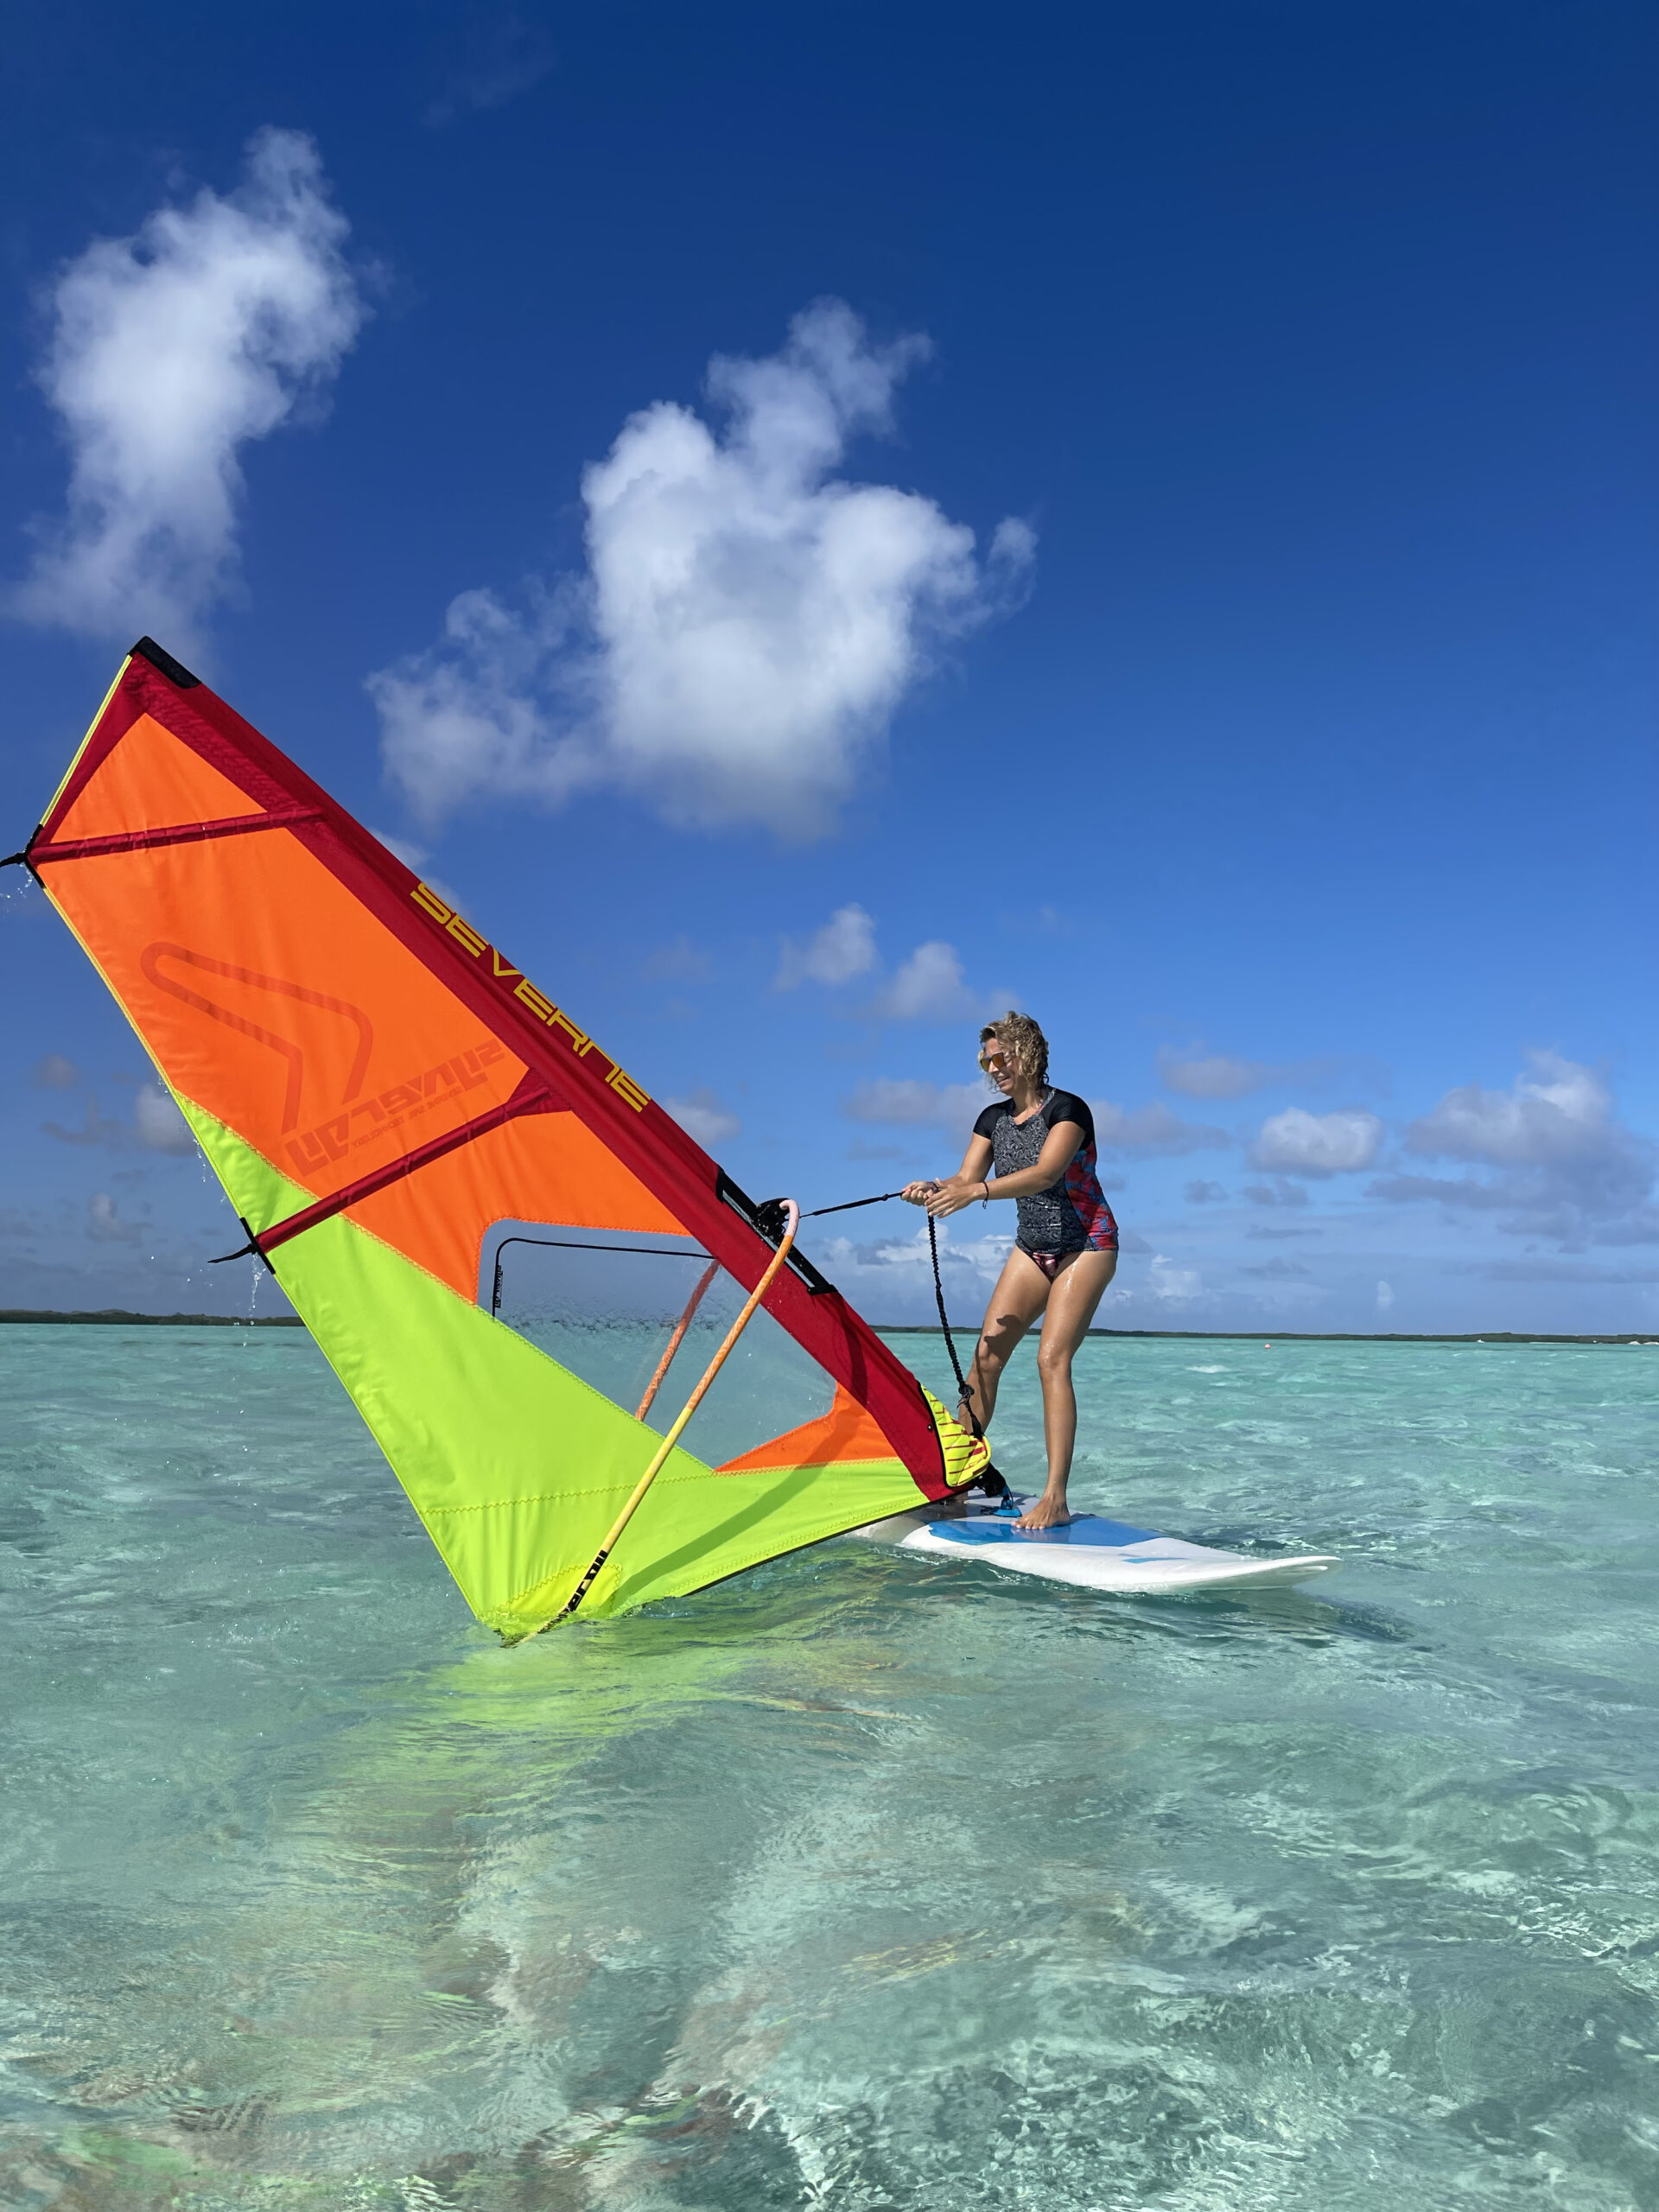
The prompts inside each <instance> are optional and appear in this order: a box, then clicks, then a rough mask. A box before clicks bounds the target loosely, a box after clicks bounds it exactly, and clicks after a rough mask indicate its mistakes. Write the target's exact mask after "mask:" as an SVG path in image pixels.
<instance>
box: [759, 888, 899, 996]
mask: <svg viewBox="0 0 1659 2212" xmlns="http://www.w3.org/2000/svg"><path fill="white" fill-rule="evenodd" d="M875 960H876V954H875V924H874V921H873V920H872V919H871V918H870V917H869V915H868V914H867V913H866V912H865V911H864V909H863V908H862V907H861V906H859V905H858V904H857V903H856V902H855V903H853V904H852V905H850V906H837V907H836V911H835V912H834V913H833V914H831V915H830V917H829V920H828V921H827V922H826V923H825V924H824V925H823V928H822V929H821V930H815V931H813V933H812V935H811V936H810V938H808V939H807V940H806V943H805V944H796V943H795V941H794V940H793V938H785V939H784V941H783V944H782V946H781V948H780V950H779V960H778V974H777V976H776V978H775V979H774V981H773V984H772V988H773V989H774V990H779V991H792V990H793V989H794V988H796V986H797V985H798V984H799V983H804V982H813V983H829V984H831V985H834V984H836V983H850V982H852V981H853V980H854V978H855V976H868V974H869V972H870V970H871V969H872V968H874V965H875Z"/></svg>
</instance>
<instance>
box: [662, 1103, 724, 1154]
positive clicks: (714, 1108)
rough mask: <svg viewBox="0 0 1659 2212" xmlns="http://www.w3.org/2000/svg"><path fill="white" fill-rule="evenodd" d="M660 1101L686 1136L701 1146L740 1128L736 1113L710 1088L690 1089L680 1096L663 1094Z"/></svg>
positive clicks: (705, 1145)
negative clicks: (670, 1096) (666, 1096)
mask: <svg viewBox="0 0 1659 2212" xmlns="http://www.w3.org/2000/svg"><path fill="white" fill-rule="evenodd" d="M663 1105H664V1109H665V1110H666V1111H667V1112H669V1113H671V1115H672V1116H674V1118H675V1120H676V1121H677V1122H678V1123H679V1125H680V1127H681V1128H683V1130H684V1131H685V1134H686V1135H687V1136H689V1137H695V1138H696V1141H697V1142H698V1143H699V1144H700V1145H702V1146H704V1147H711V1146H714V1145H717V1144H723V1143H724V1142H725V1141H726V1139H727V1138H728V1137H734V1136H736V1135H739V1134H740V1133H741V1130H742V1127H743V1124H742V1122H741V1121H739V1119H738V1117H737V1116H736V1115H735V1114H734V1113H733V1112H732V1111H731V1109H729V1108H728V1106H726V1105H724V1104H723V1103H721V1100H720V1099H719V1098H718V1097H717V1096H715V1093H714V1092H713V1091H712V1090H690V1091H688V1092H687V1093H686V1095H685V1096H684V1097H683V1098H664V1101H663Z"/></svg>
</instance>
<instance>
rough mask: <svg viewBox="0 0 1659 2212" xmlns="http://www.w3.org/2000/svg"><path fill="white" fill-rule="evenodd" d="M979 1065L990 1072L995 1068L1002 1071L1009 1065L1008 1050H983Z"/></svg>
mask: <svg viewBox="0 0 1659 2212" xmlns="http://www.w3.org/2000/svg"><path fill="white" fill-rule="evenodd" d="M979 1065H981V1067H982V1068H983V1069H984V1070H985V1071H986V1072H987V1073H989V1072H990V1071H992V1070H993V1069H995V1070H996V1071H998V1072H999V1073H1000V1072H1001V1070H1002V1069H1004V1068H1005V1067H1007V1065H1008V1055H1007V1053H1006V1052H982V1053H981V1054H980V1056H979Z"/></svg>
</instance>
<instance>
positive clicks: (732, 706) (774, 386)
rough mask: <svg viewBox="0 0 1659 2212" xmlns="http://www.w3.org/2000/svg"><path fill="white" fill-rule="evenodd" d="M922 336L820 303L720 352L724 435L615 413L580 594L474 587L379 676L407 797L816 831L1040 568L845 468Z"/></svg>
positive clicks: (684, 410)
mask: <svg viewBox="0 0 1659 2212" xmlns="http://www.w3.org/2000/svg"><path fill="white" fill-rule="evenodd" d="M927 350H928V348H927V343H926V341H925V340H923V339H920V338H906V339H902V340H899V341H897V342H896V343H895V344H893V345H891V346H877V345H874V344H873V343H872V342H871V340H870V339H869V337H868V334H867V333H866V331H865V329H864V327H863V325H862V324H861V322H860V321H859V319H858V317H857V316H856V315H854V314H853V312H852V310H851V309H850V308H848V307H847V306H846V305H844V304H843V303H842V302H840V301H836V300H829V301H822V302H818V304H817V305H816V306H814V307H811V308H808V309H807V310H806V311H805V312H804V314H802V315H798V316H797V317H796V319H795V321H794V322H793V323H792V324H791V327H790V334H789V338H788V340H787V342H786V344H785V346H784V347H783V349H782V351H781V352H779V353H776V354H773V355H771V356H769V357H768V358H766V359H762V360H751V359H732V358H728V357H725V356H717V357H716V358H715V359H714V360H713V361H712V362H711V363H710V365H709V398H710V401H711V402H712V404H713V410H714V411H715V413H716V415H717V416H720V417H721V418H723V419H722V421H721V426H720V427H719V428H717V429H716V428H711V427H710V425H709V423H707V422H705V421H704V420H703V418H702V416H700V415H698V414H696V413H695V412H694V411H693V410H691V409H690V408H688V407H684V406H682V405H679V404H677V403H675V402H673V401H670V400H659V401H658V402H657V403H655V404H653V405H652V406H650V407H646V408H645V409H642V410H640V412H639V413H638V414H636V415H633V416H630V417H629V419H628V421H627V422H626V423H624V425H623V427H622V429H621V430H620V433H619V434H618V436H617V438H616V442H615V443H614V444H613V447H612V448H611V450H610V453H609V454H607V457H606V458H605V459H604V460H603V461H596V462H594V464H593V465H592V466H591V467H589V468H588V470H587V472H586V474H584V476H583V479H582V499H583V503H584V505H585V507H586V510H587V550H588V572H587V575H586V576H585V578H584V579H583V580H582V583H581V585H580V587H579V588H575V589H569V588H567V589H563V590H560V589H553V590H549V589H548V588H546V587H543V586H541V585H537V586H534V587H532V588H531V591H530V593H529V594H528V596H527V598H526V600H525V602H524V606H523V607H521V608H512V607H508V606H506V605H505V603H504V602H503V601H500V600H499V599H498V598H497V597H496V596H495V595H494V594H491V593H488V592H480V591H474V592H468V593H464V594H462V595H461V598H460V599H458V600H457V601H455V602H454V605H452V607H451V608H450V610H449V615H448V620H447V622H446V626H445V635H444V638H443V639H442V641H441V643H440V644H439V645H437V646H436V647H435V648H434V649H433V650H432V651H430V652H426V653H423V654H418V655H416V656H415V657H413V658H410V659H408V660H405V661H404V662H401V663H399V664H397V665H396V666H394V667H392V668H390V669H385V670H382V671H380V672H379V673H378V675H376V676H374V677H371V678H370V690H371V691H372V694H373V696H374V698H375V700H376V702H377V704H378V708H379V709H380V715H381V721H382V727H383V731H384V743H385V759H386V763H387V766H388V768H389V769H390V771H391V774H392V775H393V777H394V778H395V779H397V782H398V783H399V784H401V785H402V786H403V788H404V792H405V793H406V795H407V797H408V798H409V800H410V804H411V805H412V806H413V807H414V808H415V809H416V811H417V812H419V813H420V814H422V815H423V816H424V817H427V818H429V819H435V818H436V817H440V816H442V814H444V813H446V812H448V810H450V809H452V808H453V807H454V806H455V805H457V804H460V803H461V801H463V800H465V799H467V798H469V797H473V796H491V797H498V798H499V797H501V796H512V795H526V796H531V797H533V798H537V799H539V800H541V801H543V802H544V803H547V804H557V803H558V802H559V801H561V800H563V798H567V797H568V796H569V793H570V792H571V791H575V790H577V789H580V788H582V787H584V786H592V785H608V786H611V787H613V788H618V789H621V790H624V791H632V792H634V793H636V794H638V795H639V796H640V797H641V798H645V800H646V801H647V802H648V803H649V804H652V805H653V806H654V807H656V808H657V809H658V810H659V811H660V812H661V813H663V814H664V815H665V816H666V817H668V818H669V819H670V820H671V821H674V822H677V823H692V824H699V825H714V824H720V823H734V822H759V823H763V824H765V825H766V827H768V828H769V829H773V830H775V831H777V832H778V833H779V835H781V836H790V837H810V836H817V835H819V834H821V833H822V832H823V831H824V830H825V829H828V828H829V826H830V825H831V824H832V823H833V822H834V820H835V817H836V812H837V810H838V809H839V807H840V806H841V804H842V802H843V801H844V800H846V799H847V798H849V796H850V794H851V792H852V791H853V790H854V789H855V785H856V783H857V781H858V778H859V775H860V772H861V770H862V768H863V767H864V766H865V765H866V763H867V761H868V759H869V757H870V755H871V754H872V753H873V752H874V749H875V748H876V747H877V746H878V745H879V743H880V740H881V737H882V735H883V734H884V732H885V730H886V728H887V721H888V720H889V718H890V717H891V715H892V714H893V710H894V709H895V708H896V707H897V706H898V704H899V701H900V699H901V698H902V697H903V696H904V695H905V693H906V691H907V690H909V689H910V687H911V686H912V684H913V683H915V682H916V681H917V680H918V678H919V677H921V676H922V675H923V674H925V672H926V671H927V669H928V667H929V665H930V663H931V652H932V648H933V646H934V645H935V643H936V642H937V641H938V639H941V638H944V637H946V636H949V635H952V634H960V633H961V632H963V631H965V630H966V629H968V628H969V627H971V626H973V625H975V624H976V623H978V622H982V621H983V620H987V619H988V618H989V617H990V616H991V615H993V614H995V613H999V612H1002V611H1004V610H1006V609H1007V607H1011V606H1012V605H1013V604H1014V601H1015V600H1016V599H1017V597H1018V596H1019V594H1020V591H1021V590H1022V589H1023V588H1024V585H1025V582H1026V581H1027V577H1028V575H1029V572H1030V568H1031V563H1032V558H1033V550H1034V545H1035V540H1034V538H1033V533H1032V531H1030V529H1029V528H1028V527H1027V524H1024V523H1022V522H1019V521H1017V520H1014V519H1012V518H1010V519H1007V520H1005V521H1004V522H1002V523H1001V524H999V526H998V528H997V530H996V531H995V533H994V535H993V537H992V539H991V543H990V547H989V550H988V554H987V556H986V557H985V559H984V561H983V562H981V561H980V560H978V559H977V558H976V552H975V540H974V534H973V532H972V531H971V530H969V528H968V527H967V526H966V525H965V524H962V523H955V522H952V521H950V519H949V518H948V517H947V516H946V515H945V514H944V512H943V511H942V510H941V509H940V508H939V507H938V505H936V503H935V502H934V501H933V500H931V499H928V498H926V497H925V496H924V495H923V494H922V493H917V492H907V491H901V490H899V489H898V488H897V487H896V486H891V485H874V484H855V483H852V482H849V481H848V480H845V479H844V478H842V477H840V476H837V475H836V474H835V472H836V470H837V469H838V468H839V467H841V465H842V462H843V461H844V458H845V455H846V452H847V448H848V445H849V441H850V440H851V439H852V438H853V437H855V435H859V434H860V433H863V432H868V431H877V432H879V431H881V430H883V429H887V427H888V425H889V423H890V421H891V416H892V404H893V393H894V391H895V390H896V388H897V386H898V385H899V382H900V380H901V379H902V378H904V377H905V376H906V374H907V373H908V372H909V370H910V369H911V368H912V366H913V365H914V364H915V363H916V362H917V361H918V360H920V359H923V358H924V357H925V354H926V353H927Z"/></svg>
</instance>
